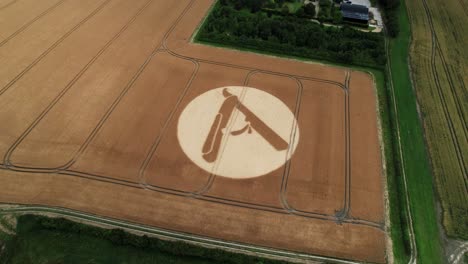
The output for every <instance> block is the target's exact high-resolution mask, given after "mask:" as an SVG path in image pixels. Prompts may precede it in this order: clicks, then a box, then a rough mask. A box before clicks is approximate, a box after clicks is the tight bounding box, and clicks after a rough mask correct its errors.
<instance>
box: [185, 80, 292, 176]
mask: <svg viewBox="0 0 468 264" xmlns="http://www.w3.org/2000/svg"><path fill="white" fill-rule="evenodd" d="M178 139H179V142H180V145H181V147H182V149H183V151H184V152H185V154H187V156H188V157H189V158H190V159H191V160H192V161H193V162H194V163H195V164H197V165H198V166H200V167H201V168H203V169H204V170H206V171H209V172H210V173H213V174H216V175H220V176H225V177H230V178H251V177H257V176H261V175H265V174H267V173H269V172H271V171H273V170H275V169H278V168H279V167H281V166H282V165H283V164H284V163H285V162H286V161H287V160H288V159H289V158H290V157H291V156H292V154H293V152H294V150H295V148H296V146H297V143H298V140H299V129H298V126H297V121H296V119H295V117H294V114H293V113H292V112H291V110H290V109H289V108H288V106H286V105H285V104H284V103H283V102H282V101H281V100H280V99H278V98H277V97H275V96H273V95H271V94H269V93H267V92H264V91H261V90H259V89H255V88H250V87H242V86H230V87H222V88H217V89H213V90H210V91H208V92H205V93H203V94H202V95H200V96H198V97H196V98H195V99H194V100H193V101H192V102H190V103H189V104H188V105H187V106H186V108H185V109H184V111H183V112H182V114H181V116H180V118H179V124H178Z"/></svg>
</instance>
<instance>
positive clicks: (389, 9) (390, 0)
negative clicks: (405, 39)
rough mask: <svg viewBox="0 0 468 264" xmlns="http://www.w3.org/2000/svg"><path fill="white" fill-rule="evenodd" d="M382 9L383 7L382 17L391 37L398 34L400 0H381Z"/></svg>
mask: <svg viewBox="0 0 468 264" xmlns="http://www.w3.org/2000/svg"><path fill="white" fill-rule="evenodd" d="M379 4H380V7H381V9H383V13H382V18H383V20H384V24H385V27H386V29H387V32H388V34H389V35H390V36H391V37H396V36H398V33H399V32H400V28H399V27H400V25H399V23H398V7H399V6H400V0H379Z"/></svg>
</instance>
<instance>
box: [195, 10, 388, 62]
mask: <svg viewBox="0 0 468 264" xmlns="http://www.w3.org/2000/svg"><path fill="white" fill-rule="evenodd" d="M222 3H223V2H219V3H218V4H217V5H216V6H215V8H214V9H213V11H212V13H211V14H210V15H209V17H208V18H207V20H206V22H205V24H204V26H203V27H202V28H201V30H200V31H199V34H198V36H197V39H198V40H200V41H203V42H211V43H217V44H221V45H227V46H235V47H241V48H248V49H256V50H262V51H268V52H272V53H280V54H285V55H293V56H300V57H308V58H314V59H325V60H330V61H334V62H344V63H353V64H356V65H365V66H378V67H380V66H382V65H384V64H385V53H384V50H385V49H384V39H383V35H382V34H375V33H366V32H361V31H358V30H354V29H352V28H350V27H346V26H345V27H341V28H336V27H324V26H322V25H320V24H317V23H314V22H310V21H308V20H305V19H300V18H297V17H296V16H283V17H278V16H268V14H266V13H264V12H257V13H249V12H241V11H238V10H236V9H235V8H234V7H233V6H231V5H230V4H222Z"/></svg>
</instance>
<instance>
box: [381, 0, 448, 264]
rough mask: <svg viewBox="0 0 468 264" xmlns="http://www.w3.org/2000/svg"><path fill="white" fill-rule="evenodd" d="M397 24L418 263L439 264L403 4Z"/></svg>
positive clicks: (395, 55) (396, 82)
mask: <svg viewBox="0 0 468 264" xmlns="http://www.w3.org/2000/svg"><path fill="white" fill-rule="evenodd" d="M399 24H400V34H399V36H398V37H397V38H395V39H391V40H390V60H391V71H392V77H393V86H394V91H395V97H396V98H395V99H396V102H397V108H398V113H399V116H398V120H397V122H398V123H399V126H400V137H401V138H400V141H401V146H402V151H403V153H402V154H403V157H404V159H405V168H404V169H405V172H406V175H407V184H408V192H409V196H410V206H411V210H412V218H413V226H414V229H415V235H416V245H417V249H418V262H419V263H442V258H443V257H442V256H443V254H442V248H441V244H440V239H439V233H438V227H437V218H436V207H435V202H434V197H435V196H434V190H433V182H432V181H433V179H432V175H431V171H430V166H429V162H428V156H427V152H426V147H425V142H424V139H423V130H422V125H421V121H420V119H419V115H418V112H417V105H416V100H415V98H416V96H415V94H414V91H413V89H412V84H411V79H410V75H409V69H408V54H409V50H408V49H409V44H410V37H411V30H410V27H409V25H410V24H409V19H408V15H407V13H406V9H405V3H404V2H402V5H401V6H400V10H399Z"/></svg>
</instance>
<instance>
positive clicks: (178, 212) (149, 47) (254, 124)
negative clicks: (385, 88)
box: [0, 0, 385, 263]
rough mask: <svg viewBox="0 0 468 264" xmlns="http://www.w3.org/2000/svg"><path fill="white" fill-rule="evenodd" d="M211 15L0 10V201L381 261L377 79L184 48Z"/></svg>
mask: <svg viewBox="0 0 468 264" xmlns="http://www.w3.org/2000/svg"><path fill="white" fill-rule="evenodd" d="M212 3H213V1H212V0H198V1H195V0H192V1H190V0H184V1H163V0H135V1H131V2H130V1H126V0H100V1H76V0H65V1H28V0H18V1H16V2H15V3H12V4H11V5H8V6H5V8H1V9H0V19H3V20H5V23H1V24H0V25H1V26H0V37H1V38H2V39H0V41H1V42H0V60H1V62H2V65H8V67H2V68H0V122H1V124H2V126H1V130H0V155H1V157H2V160H1V165H0V185H1V186H2V187H3V188H2V191H1V192H0V201H1V202H5V203H20V204H41V205H47V206H54V207H62V208H69V209H73V210H78V211H84V212H89V213H93V214H96V215H102V216H107V217H112V218H118V219H122V220H126V221H132V222H137V223H142V224H146V225H150V226H155V227H159V228H164V229H168V230H174V231H179V232H187V233H191V234H195V235H199V236H205V237H211V238H217V239H222V240H230V241H236V242H241V243H247V244H254V245H258V246H265V247H270V248H278V249H285V250H290V251H295V252H303V253H308V254H314V255H321V256H328V257H335V258H342V259H353V260H360V261H369V262H379V263H380V262H385V232H384V208H383V206H384V202H383V186H382V185H383V182H384V179H383V175H382V168H381V155H380V147H379V140H378V128H377V112H376V96H375V88H374V84H373V80H372V77H371V76H369V75H368V74H365V73H361V72H356V71H351V70H347V69H344V68H334V67H328V66H324V65H319V64H307V63H303V62H298V61H292V60H285V59H278V58H273V57H267V56H260V55H256V54H251V53H244V52H238V51H231V50H226V49H219V48H213V47H208V46H203V45H198V44H193V43H191V42H190V40H191V38H192V35H193V33H194V31H195V30H196V28H197V26H198V25H200V23H201V22H202V20H203V18H204V17H205V15H206V14H207V12H208V10H209V8H210V6H211V5H212ZM21 10H27V12H22V11H21Z"/></svg>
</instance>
